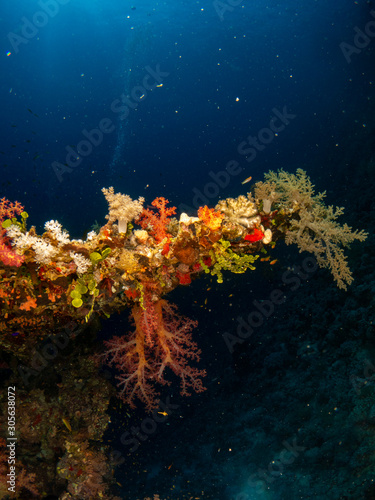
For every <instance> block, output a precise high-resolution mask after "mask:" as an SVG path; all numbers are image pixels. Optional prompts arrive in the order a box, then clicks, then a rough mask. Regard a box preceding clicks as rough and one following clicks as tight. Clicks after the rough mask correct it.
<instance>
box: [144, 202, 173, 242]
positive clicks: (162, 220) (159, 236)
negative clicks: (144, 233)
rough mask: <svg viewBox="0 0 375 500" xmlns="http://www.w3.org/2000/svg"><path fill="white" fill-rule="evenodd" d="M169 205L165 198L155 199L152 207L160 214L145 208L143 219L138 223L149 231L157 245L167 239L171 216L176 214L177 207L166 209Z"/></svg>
mask: <svg viewBox="0 0 375 500" xmlns="http://www.w3.org/2000/svg"><path fill="white" fill-rule="evenodd" d="M168 203H169V201H168V200H166V199H165V198H163V197H161V196H160V197H159V198H155V200H154V201H153V202H152V203H151V205H152V206H153V207H155V208H158V209H159V213H157V212H155V211H153V210H150V209H149V208H145V209H144V210H143V212H142V214H141V217H140V218H139V219H138V220H137V221H136V222H137V224H139V225H140V226H141V227H143V228H144V229H149V233H150V234H151V235H152V236H153V237H154V238H155V241H156V242H157V243H160V241H163V239H164V238H166V237H167V226H168V224H169V223H170V220H171V219H170V216H171V215H173V214H175V213H176V207H169V208H166V205H167V204H168Z"/></svg>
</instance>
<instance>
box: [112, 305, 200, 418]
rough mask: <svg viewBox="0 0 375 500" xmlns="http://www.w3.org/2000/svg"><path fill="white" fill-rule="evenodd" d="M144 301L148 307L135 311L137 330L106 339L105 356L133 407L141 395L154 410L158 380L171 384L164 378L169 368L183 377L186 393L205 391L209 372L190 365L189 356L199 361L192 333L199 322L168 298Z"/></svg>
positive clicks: (186, 394)
mask: <svg viewBox="0 0 375 500" xmlns="http://www.w3.org/2000/svg"><path fill="white" fill-rule="evenodd" d="M144 302H145V309H142V308H141V307H140V306H136V307H134V308H133V310H132V316H133V319H134V323H135V330H134V331H133V332H132V333H131V334H130V335H124V336H122V337H115V338H113V339H111V340H109V341H107V342H105V345H106V348H107V351H106V352H105V354H104V356H105V359H106V360H107V363H108V364H110V365H113V366H115V367H116V368H117V369H118V370H119V371H120V375H119V376H118V377H117V378H118V380H119V383H118V385H119V388H120V397H121V398H122V399H123V400H124V401H125V402H126V403H128V404H129V405H130V406H131V407H134V406H135V404H134V399H135V398H136V397H137V398H138V399H140V400H141V401H142V402H143V403H145V404H146V407H147V410H149V411H151V410H152V409H153V408H155V407H157V396H158V393H157V392H156V390H155V387H154V382H155V381H157V382H159V383H160V384H162V385H165V384H167V385H168V384H169V383H170V382H168V381H167V380H166V379H165V378H164V374H165V369H166V368H170V369H171V370H172V371H173V372H174V373H175V374H176V375H177V376H178V377H180V379H181V394H182V395H184V396H188V395H189V394H190V392H189V390H190V389H193V390H194V391H195V392H202V391H204V390H205V388H204V387H203V384H202V380H201V378H202V377H203V376H205V374H206V372H205V370H199V369H198V368H195V367H191V366H189V365H188V359H189V358H190V359H193V360H195V361H199V355H200V350H198V348H197V345H196V343H195V342H193V341H192V338H191V337H192V336H191V333H190V331H191V329H192V328H193V327H194V326H196V323H195V322H194V321H191V320H190V319H188V318H183V317H181V316H179V315H178V314H177V313H176V306H173V305H171V304H169V303H168V302H167V301H166V300H163V299H160V300H158V301H157V302H151V300H149V299H145V301H144Z"/></svg>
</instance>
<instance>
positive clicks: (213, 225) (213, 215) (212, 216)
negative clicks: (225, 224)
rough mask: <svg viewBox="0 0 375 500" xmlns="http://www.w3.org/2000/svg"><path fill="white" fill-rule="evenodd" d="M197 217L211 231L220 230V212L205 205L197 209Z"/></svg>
mask: <svg viewBox="0 0 375 500" xmlns="http://www.w3.org/2000/svg"><path fill="white" fill-rule="evenodd" d="M198 217H199V218H200V220H201V221H202V222H204V224H205V225H206V226H207V227H208V228H210V229H211V231H217V230H218V229H220V226H221V223H222V220H223V219H224V215H223V214H222V213H221V212H219V211H217V210H215V209H214V208H208V206H207V205H205V206H204V207H200V208H199V209H198Z"/></svg>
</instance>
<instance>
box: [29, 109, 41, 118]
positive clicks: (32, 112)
mask: <svg viewBox="0 0 375 500" xmlns="http://www.w3.org/2000/svg"><path fill="white" fill-rule="evenodd" d="M27 111H28V112H29V113H31V114H32V115H34V116H36V117H37V118H39V115H37V114H36V113H34V111H31V109H30V108H27Z"/></svg>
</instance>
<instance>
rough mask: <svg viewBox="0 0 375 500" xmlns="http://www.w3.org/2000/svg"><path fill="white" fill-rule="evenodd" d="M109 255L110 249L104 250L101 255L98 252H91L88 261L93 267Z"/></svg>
mask: <svg viewBox="0 0 375 500" xmlns="http://www.w3.org/2000/svg"><path fill="white" fill-rule="evenodd" d="M110 253H111V249H110V248H105V249H104V250H103V251H102V253H100V252H91V253H90V260H91V262H92V263H93V264H94V265H95V264H97V263H98V262H100V261H102V260H104V259H106V258H107V257H108V255H109V254H110Z"/></svg>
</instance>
